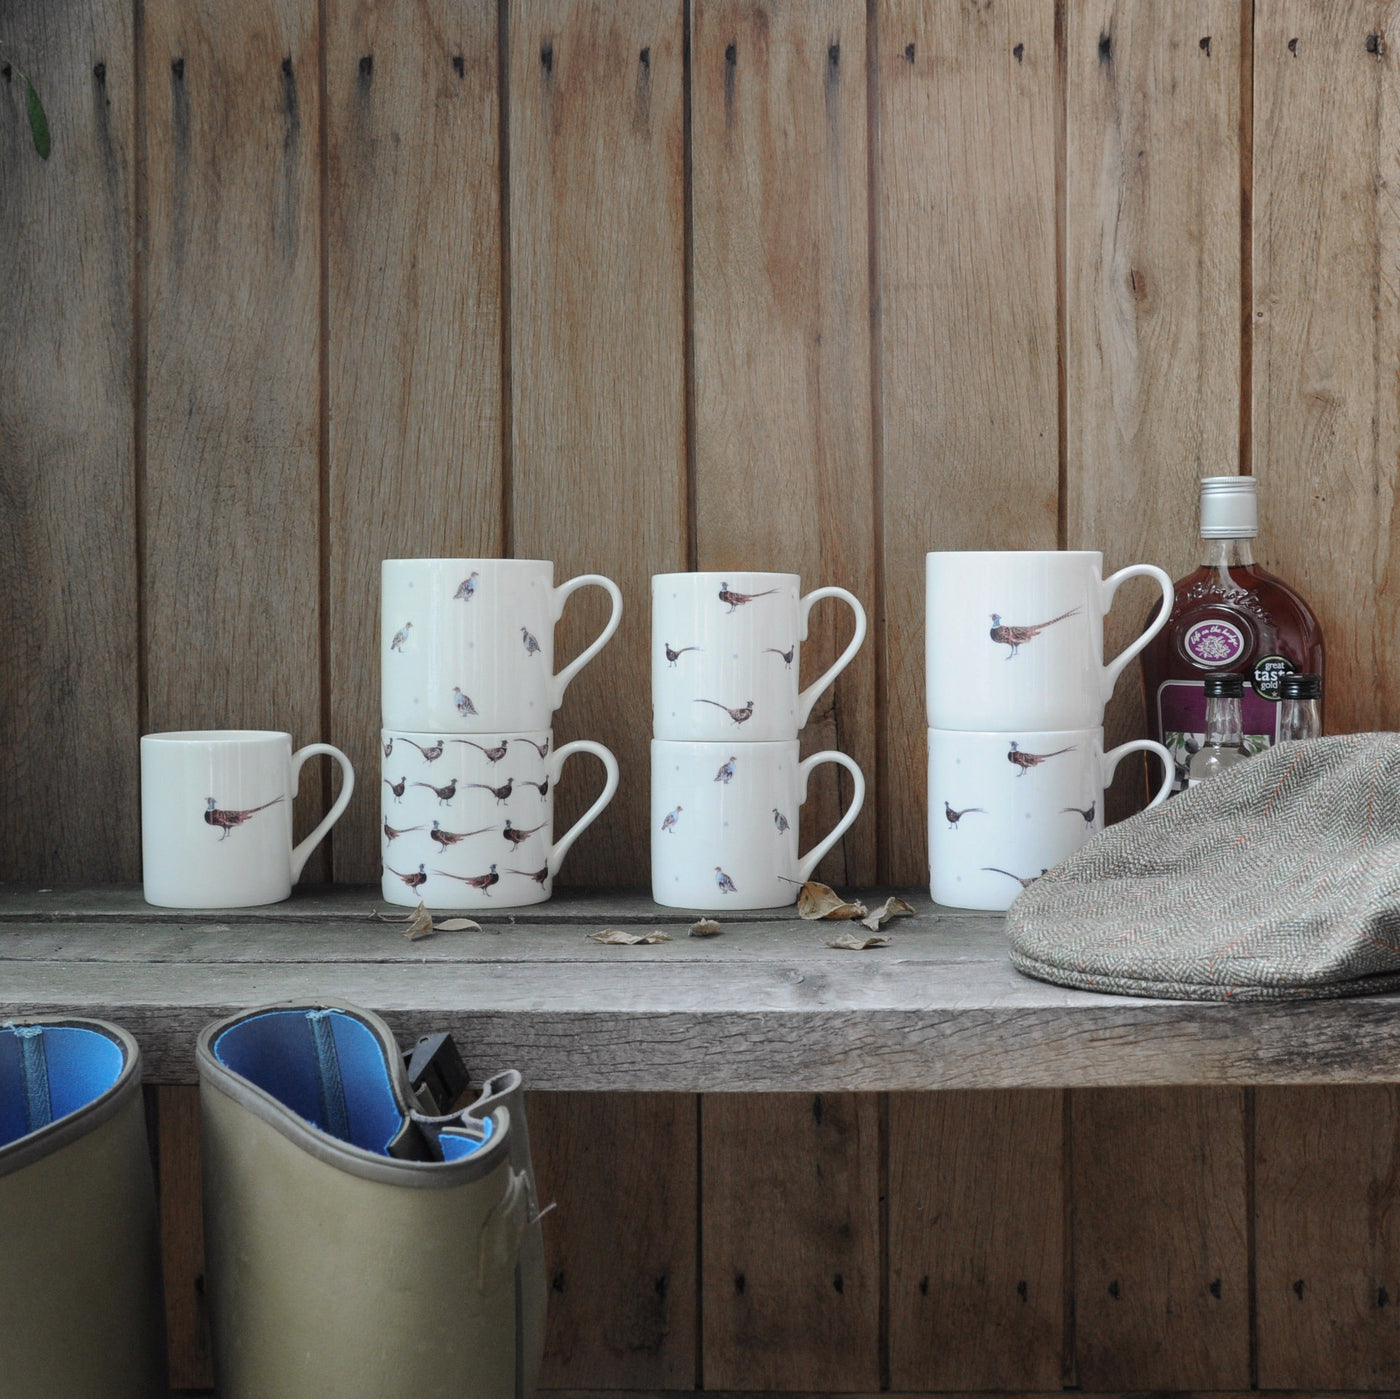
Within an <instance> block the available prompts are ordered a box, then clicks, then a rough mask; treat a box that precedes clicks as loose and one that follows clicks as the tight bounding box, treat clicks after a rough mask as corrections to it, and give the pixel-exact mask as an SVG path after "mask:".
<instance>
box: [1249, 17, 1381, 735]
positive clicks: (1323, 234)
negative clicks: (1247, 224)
mask: <svg viewBox="0 0 1400 1399" xmlns="http://www.w3.org/2000/svg"><path fill="white" fill-rule="evenodd" d="M1397 30H1400V25H1397V15H1396V10H1395V7H1394V5H1392V4H1385V3H1379V0H1376V2H1375V3H1357V4H1351V5H1323V6H1312V5H1307V4H1303V3H1294V0H1270V3H1267V4H1260V5H1259V6H1258V9H1257V13H1256V18H1255V40H1254V61H1255V70H1254V71H1255V77H1254V93H1255V124H1254V129H1255V153H1254V197H1253V215H1254V217H1253V248H1254V268H1253V274H1254V323H1253V325H1254V421H1253V440H1254V474H1255V475H1256V476H1257V477H1258V478H1259V513H1260V537H1259V540H1258V544H1257V547H1256V555H1257V557H1258V559H1259V561H1260V562H1261V563H1262V564H1264V565H1265V566H1266V567H1268V568H1270V569H1272V570H1273V571H1275V572H1276V573H1278V574H1279V575H1281V576H1282V577H1283V578H1285V579H1287V580H1288V581H1289V582H1290V583H1292V584H1293V585H1294V586H1295V587H1297V588H1298V590H1299V591H1300V592H1301V593H1302V594H1303V596H1304V597H1305V598H1306V599H1307V600H1308V602H1309V603H1310V604H1311V605H1312V607H1313V609H1314V610H1315V611H1316V613H1317V614H1318V617H1319V619H1320V620H1321V622H1322V626H1323V630H1324V632H1325V634H1326V639H1327V662H1326V664H1327V677H1326V680H1325V682H1324V683H1325V686H1326V693H1327V700H1326V707H1327V708H1326V723H1327V727H1328V730H1329V731H1330V732H1333V733H1344V732H1349V731H1354V730H1358V729H1390V728H1395V727H1397V726H1400V684H1397V680H1398V679H1400V658H1397V653H1396V648H1395V647H1394V646H1393V645H1392V644H1391V638H1392V637H1393V636H1394V634H1395V630H1396V623H1397V620H1400V594H1397V592H1396V590H1395V588H1394V585H1393V582H1392V579H1393V575H1394V572H1395V563H1396V558H1395V553H1396V550H1395V542H1394V541H1395V531H1396V528H1397V521H1396V516H1395V461H1396V455H1397V453H1398V452H1400V398H1397V394H1396V391H1395V362H1396V359H1397V357H1400V304H1398V303H1397V298H1398V297H1400V282H1398V279H1397V262H1400V208H1398V207H1397V202H1396V201H1397V198H1400V158H1398V157H1397V150H1400V84H1398V83H1397V77H1396V52H1395V49H1394V47H1393V45H1391V44H1390V42H1389V36H1391V35H1394V34H1395V33H1396V32H1397ZM1368 45H1369V48H1368Z"/></svg>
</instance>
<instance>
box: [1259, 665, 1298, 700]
mask: <svg viewBox="0 0 1400 1399" xmlns="http://www.w3.org/2000/svg"><path fill="white" fill-rule="evenodd" d="M1297 669H1298V667H1297V666H1295V665H1294V664H1293V662H1292V661H1290V660H1289V659H1288V657H1287V656H1260V657H1259V659H1258V660H1257V661H1255V662H1254V676H1253V679H1254V692H1255V694H1257V695H1258V696H1259V697H1260V698H1261V699H1266V700H1272V701H1273V702H1274V703H1275V704H1277V703H1278V702H1279V700H1281V699H1282V698H1283V677H1284V676H1285V675H1291V674H1292V673H1293V672H1294V671H1296V670H1297Z"/></svg>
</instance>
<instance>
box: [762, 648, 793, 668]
mask: <svg viewBox="0 0 1400 1399" xmlns="http://www.w3.org/2000/svg"><path fill="white" fill-rule="evenodd" d="M763 650H764V653H765V654H766V653H767V652H769V651H771V652H772V653H773V654H774V655H775V656H781V657H782V660H783V665H784V666H785V667H786V668H787V669H788V670H791V669H792V658H793V657H794V656H795V655H796V654H797V643H796V642H795V641H794V642H793V643H792V645H791V646H789V647H788V648H787V650H786V651H780V650H778V648H777V647H776V646H765V647H764V648H763Z"/></svg>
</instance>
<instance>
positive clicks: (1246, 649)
mask: <svg viewBox="0 0 1400 1399" xmlns="http://www.w3.org/2000/svg"><path fill="white" fill-rule="evenodd" d="M1258 531H1259V512H1258V501H1257V497H1256V483H1255V480H1254V478H1253V477H1252V476H1207V477H1204V478H1203V479H1202V481H1201V540H1202V557H1201V566H1200V567H1199V568H1197V569H1196V570H1195V572H1193V573H1190V574H1188V575H1187V576H1186V577H1185V578H1182V579H1181V580H1180V581H1179V582H1178V583H1177V585H1176V595H1175V598H1174V600H1173V603H1172V611H1171V616H1170V618H1169V619H1168V622H1167V625H1166V626H1165V627H1163V628H1162V630H1161V631H1160V632H1158V633H1157V635H1156V636H1155V637H1153V638H1152V640H1151V642H1149V643H1148V646H1147V648H1146V650H1144V651H1143V653H1142V681H1143V692H1144V695H1143V698H1144V700H1145V706H1146V710H1147V720H1148V731H1149V733H1150V734H1151V736H1152V737H1153V738H1155V739H1157V741H1158V742H1159V743H1164V744H1166V746H1167V748H1168V750H1169V751H1170V752H1171V753H1172V754H1173V756H1174V757H1175V758H1176V777H1175V781H1174V783H1173V787H1174V790H1176V791H1180V790H1181V789H1182V788H1183V787H1184V786H1185V785H1186V779H1187V768H1188V765H1189V763H1190V760H1191V756H1192V754H1194V753H1195V752H1196V751H1197V749H1198V748H1199V747H1200V745H1201V742H1202V741H1203V738H1204V733H1205V708H1206V699H1205V690H1204V681H1205V678H1206V677H1207V676H1208V675H1210V674H1212V673H1219V672H1222V671H1238V672H1242V673H1243V674H1244V677H1245V687H1244V695H1243V697H1242V699H1241V703H1240V712H1241V716H1242V721H1243V732H1244V746H1245V749H1246V751H1247V752H1250V753H1257V752H1259V751H1261V750H1262V749H1264V748H1267V747H1268V746H1269V745H1270V744H1271V743H1274V742H1276V741H1277V740H1278V738H1279V720H1280V718H1281V715H1280V713H1279V710H1280V707H1281V706H1280V703H1279V702H1280V701H1281V699H1282V698H1283V692H1282V689H1281V688H1280V685H1281V681H1282V678H1283V676H1284V675H1287V674H1290V673H1292V672H1294V671H1306V672H1309V673H1311V674H1315V675H1321V674H1322V672H1323V642H1322V628H1321V627H1320V626H1319V625H1318V621H1317V618H1316V617H1315V616H1314V615H1313V613H1312V610H1311V608H1309V606H1308V604H1307V603H1306V602H1305V601H1304V600H1303V599H1302V598H1301V597H1300V596H1299V595H1298V594H1297V593H1296V592H1295V591H1294V590H1293V589H1292V588H1290V587H1289V586H1288V584H1286V583H1284V582H1283V581H1282V580H1281V579H1278V578H1275V577H1274V576H1273V574H1271V573H1268V572H1266V571H1265V570H1264V569H1262V568H1260V567H1259V566H1258V565H1257V564H1256V563H1255V562H1254V553H1253V540H1254V538H1255V536H1256V535H1257V534H1258ZM1153 615H1154V616H1155V615H1156V613H1155V611H1154V613H1153Z"/></svg>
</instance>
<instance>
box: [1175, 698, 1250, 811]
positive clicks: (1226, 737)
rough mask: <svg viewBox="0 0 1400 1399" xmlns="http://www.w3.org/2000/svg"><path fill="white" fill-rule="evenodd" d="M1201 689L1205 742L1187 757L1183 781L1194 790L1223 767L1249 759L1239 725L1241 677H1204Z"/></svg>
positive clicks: (1232, 765) (1216, 774) (1221, 770)
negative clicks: (1203, 703) (1204, 715)
mask: <svg viewBox="0 0 1400 1399" xmlns="http://www.w3.org/2000/svg"><path fill="white" fill-rule="evenodd" d="M1202 689H1203V690H1204V692H1205V699H1206V732H1205V742H1204V743H1202V744H1201V746H1200V748H1199V749H1198V750H1197V751H1196V752H1195V753H1193V754H1192V755H1191V763H1190V767H1189V770H1188V776H1187V779H1186V785H1187V786H1188V787H1194V786H1196V785H1197V784H1198V783H1201V782H1204V781H1205V780H1206V779H1207V778H1208V777H1218V776H1219V775H1220V774H1221V773H1222V772H1224V771H1225V769H1226V768H1231V767H1234V766H1235V764H1236V763H1242V762H1244V761H1245V759H1246V758H1248V757H1249V754H1248V753H1247V752H1246V751H1245V746H1244V732H1243V729H1242V728H1241V725H1240V700H1241V698H1242V697H1243V695H1244V676H1243V675H1207V676H1206V678H1205V680H1204V681H1203V682H1202Z"/></svg>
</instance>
